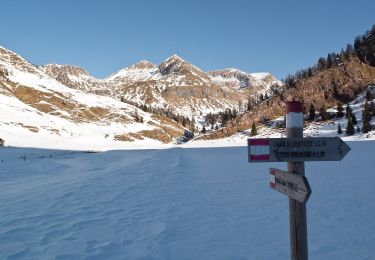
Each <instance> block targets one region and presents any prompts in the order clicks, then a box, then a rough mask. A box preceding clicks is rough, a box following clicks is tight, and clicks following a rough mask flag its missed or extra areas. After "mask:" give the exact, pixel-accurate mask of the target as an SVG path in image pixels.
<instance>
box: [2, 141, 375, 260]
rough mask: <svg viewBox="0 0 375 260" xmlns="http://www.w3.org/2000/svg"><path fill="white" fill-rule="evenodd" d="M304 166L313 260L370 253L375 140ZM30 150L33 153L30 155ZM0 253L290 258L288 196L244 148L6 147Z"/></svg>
mask: <svg viewBox="0 0 375 260" xmlns="http://www.w3.org/2000/svg"><path fill="white" fill-rule="evenodd" d="M348 144H349V145H350V146H351V147H352V151H350V152H349V154H348V155H347V156H346V157H345V158H344V160H343V161H341V162H311V163H306V175H307V178H308V179H309V182H310V185H311V188H312V195H311V197H310V200H309V202H308V204H307V214H308V215H307V217H308V237H309V250H310V259H344V260H345V259H359V260H360V259H371V258H372V256H373V248H374V241H375V234H374V232H373V230H375V218H374V216H375V201H374V200H372V199H371V197H372V196H371V194H372V193H373V188H372V183H373V182H374V181H375V175H374V174H373V172H374V171H373V169H374V168H375V162H374V161H373V160H372V156H371V154H372V153H371V151H373V150H374V149H375V142H371V141H370V142H349V143H348ZM25 155H26V158H24V156H25ZM0 160H2V163H1V164H0V169H1V170H0V180H1V181H0V209H1V210H0V258H3V259H6V258H8V259H24V258H26V259H289V217H288V200H287V198H286V197H285V196H284V195H282V194H280V193H278V192H276V191H274V190H272V189H271V188H269V184H268V168H269V167H275V168H280V169H286V163H269V164H266V163H259V164H249V163H248V162H247V148H246V147H230V148H204V149H179V148H174V149H165V150H133V151H108V152H103V153H84V152H72V151H57V150H41V149H19V148H4V149H0Z"/></svg>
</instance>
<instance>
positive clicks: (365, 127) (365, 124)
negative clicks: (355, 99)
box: [362, 101, 371, 133]
mask: <svg viewBox="0 0 375 260" xmlns="http://www.w3.org/2000/svg"><path fill="white" fill-rule="evenodd" d="M370 121H371V112H370V106H369V104H368V103H367V101H366V102H365V105H364V107H363V111H362V132H363V133H368V132H369V131H370V130H371V125H370Z"/></svg>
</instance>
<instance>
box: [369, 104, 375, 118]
mask: <svg viewBox="0 0 375 260" xmlns="http://www.w3.org/2000/svg"><path fill="white" fill-rule="evenodd" d="M370 114H371V117H373V116H375V105H374V102H372V101H371V102H370Z"/></svg>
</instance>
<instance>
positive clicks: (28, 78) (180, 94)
mask: <svg viewBox="0 0 375 260" xmlns="http://www.w3.org/2000/svg"><path fill="white" fill-rule="evenodd" d="M279 84H281V82H280V81H279V80H277V79H276V78H275V77H274V76H272V75H271V74H270V73H252V74H251V73H245V72H242V71H240V70H236V69H223V70H217V71H211V72H204V71H202V70H201V69H199V68H197V67H196V66H194V65H192V64H190V63H188V62H187V61H185V60H183V59H182V58H180V57H179V56H177V55H173V56H171V57H169V58H168V59H166V60H165V61H164V62H162V63H161V64H160V65H159V66H156V65H154V64H152V63H150V62H148V61H140V62H138V63H137V64H134V65H132V66H130V67H127V68H124V69H122V70H120V71H118V72H117V73H114V74H112V75H110V76H109V77H107V78H105V79H96V78H94V77H92V76H91V75H90V74H89V73H88V72H87V71H86V70H85V69H83V68H80V67H77V66H73V65H57V64H48V65H45V66H40V67H37V66H34V65H33V64H31V63H30V62H28V61H27V60H25V59H24V58H22V57H21V56H19V55H18V54H16V53H14V52H12V51H10V50H7V49H5V48H2V47H0V100H1V105H0V111H1V118H0V137H1V138H3V139H4V140H6V141H7V143H8V144H12V145H18V146H37V147H54V148H56V147H60V148H64V147H67V148H71V147H73V148H77V149H82V148H83V149H84V148H85V147H92V144H93V143H95V147H99V148H100V147H101V146H106V145H108V144H109V145H110V146H111V147H115V148H116V147H118V148H124V147H142V146H147V147H150V146H153V145H155V146H158V144H160V143H173V142H176V141H177V140H186V138H190V137H191V133H187V131H188V130H194V129H195V128H194V127H193V128H192V125H193V126H198V127H202V126H203V124H204V118H205V116H206V115H207V114H209V113H219V112H223V111H225V110H227V109H231V110H234V109H235V110H237V111H241V110H242V109H245V108H244V106H245V103H246V102H247V100H249V99H250V98H257V97H259V96H261V95H262V96H263V95H269V94H271V88H272V86H274V85H279ZM242 106H243V107H242ZM139 108H142V109H139ZM155 111H157V113H155ZM160 111H163V112H160ZM168 113H169V114H172V115H173V117H172V116H167V115H168ZM176 116H178V117H183V120H185V119H186V120H188V122H189V123H188V124H186V123H181V121H180V120H176ZM172 119H175V120H172ZM186 120H185V121H186ZM124 142H125V143H124ZM90 145H91V146H90Z"/></svg>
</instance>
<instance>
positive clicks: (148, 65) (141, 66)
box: [129, 60, 156, 69]
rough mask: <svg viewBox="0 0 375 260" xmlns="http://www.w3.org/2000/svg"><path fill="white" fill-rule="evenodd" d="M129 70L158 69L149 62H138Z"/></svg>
mask: <svg viewBox="0 0 375 260" xmlns="http://www.w3.org/2000/svg"><path fill="white" fill-rule="evenodd" d="M129 68H131V69H153V68H156V65H155V64H153V63H151V62H149V61H148V60H141V61H139V62H137V63H136V64H133V65H132V66H130V67H129Z"/></svg>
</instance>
